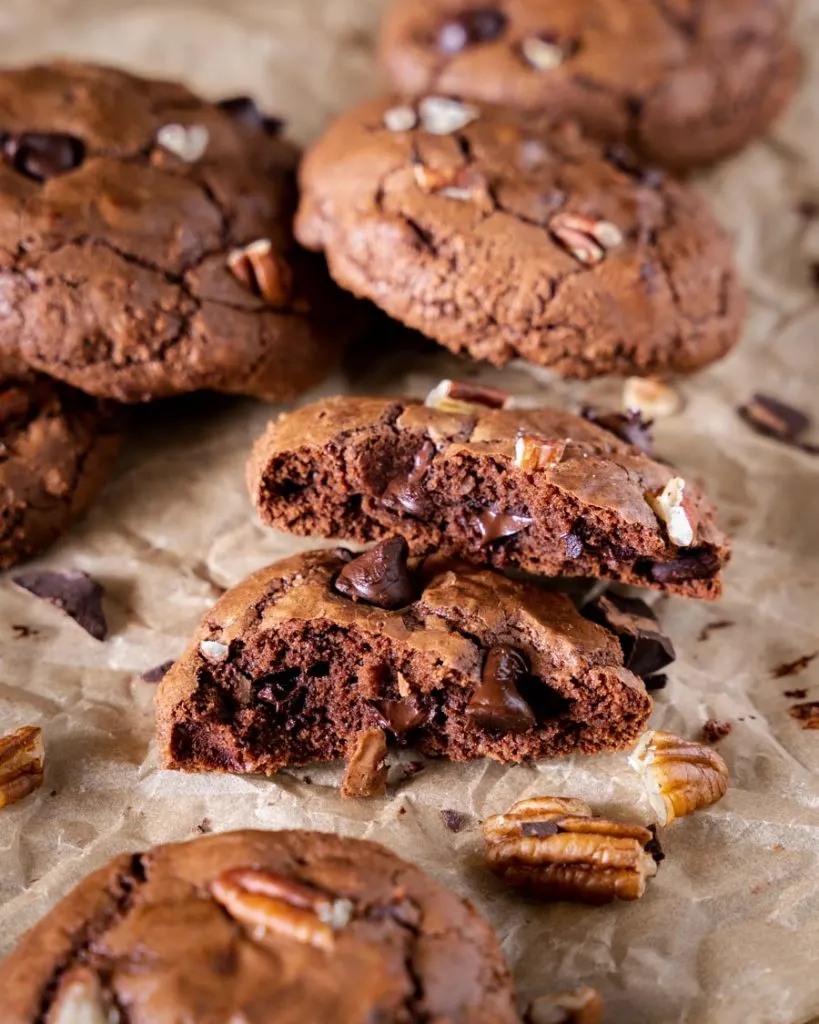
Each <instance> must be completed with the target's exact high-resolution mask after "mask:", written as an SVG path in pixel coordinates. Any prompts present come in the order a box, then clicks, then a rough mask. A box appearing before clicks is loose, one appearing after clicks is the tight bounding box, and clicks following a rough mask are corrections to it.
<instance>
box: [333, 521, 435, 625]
mask: <svg viewBox="0 0 819 1024" xmlns="http://www.w3.org/2000/svg"><path fill="white" fill-rule="evenodd" d="M408 555H409V548H408V546H407V542H406V541H405V540H404V538H403V537H391V538H390V539H389V540H383V541H381V543H380V544H376V545H375V547H374V548H372V549H371V550H369V551H365V552H364V554H363V555H359V556H358V558H354V559H353V560H352V562H349V563H348V564H347V565H345V566H344V568H343V569H342V570H341V572H340V573H339V574H338V578H337V579H336V584H335V586H336V590H337V591H338V592H339V593H341V594H344V596H345V597H349V598H350V599H351V600H352V601H364V602H365V603H366V604H373V605H375V606H376V607H377V608H387V609H391V610H394V609H396V608H403V607H404V606H405V605H408V604H412V602H413V601H414V600H415V597H416V593H417V587H416V585H415V583H414V582H413V580H412V578H411V577H410V572H409V568H408V566H407V557H408Z"/></svg>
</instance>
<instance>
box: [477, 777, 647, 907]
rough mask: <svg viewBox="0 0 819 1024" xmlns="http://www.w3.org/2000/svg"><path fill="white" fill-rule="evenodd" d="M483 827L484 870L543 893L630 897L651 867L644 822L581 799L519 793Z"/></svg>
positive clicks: (593, 898) (578, 898)
mask: <svg viewBox="0 0 819 1024" xmlns="http://www.w3.org/2000/svg"><path fill="white" fill-rule="evenodd" d="M483 831H484V839H485V840H486V843H487V850H486V861H487V864H488V866H489V868H490V870H492V871H493V872H494V873H495V874H496V875H498V876H499V877H500V878H502V879H503V880H504V881H505V882H508V883H509V884H510V885H511V886H513V887H514V888H517V889H521V890H522V891H523V892H526V893H528V894H530V895H532V896H537V897H539V898H540V899H544V900H571V901H573V902H578V903H591V904H603V903H611V902H612V901H613V900H617V899H620V900H636V899H639V898H640V897H641V896H642V895H643V893H644V892H645V887H646V880H647V879H649V878H652V877H653V876H654V875H656V873H657V862H656V860H655V859H654V857H652V855H651V853H650V852H649V851H648V850H647V847H648V846H649V844H650V843H651V842H652V839H653V835H652V833H651V831H650V830H649V829H647V828H643V826H642V825H630V824H628V823H626V822H621V821H611V820H609V819H607V818H595V817H592V812H591V808H590V807H589V806H588V805H587V804H585V803H583V801H582V800H572V799H564V798H562V797H552V796H545V797H536V798H534V799H531V800H520V801H518V803H516V804H514V805H513V806H512V808H511V810H510V811H508V812H507V813H506V814H501V815H497V816H495V817H493V818H489V819H488V820H487V821H486V822H485V823H484V829H483Z"/></svg>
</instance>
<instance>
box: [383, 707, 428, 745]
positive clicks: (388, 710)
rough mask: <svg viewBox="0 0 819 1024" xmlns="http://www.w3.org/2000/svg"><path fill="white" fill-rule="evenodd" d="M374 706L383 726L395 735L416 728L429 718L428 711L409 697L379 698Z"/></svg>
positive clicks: (400, 734)
mask: <svg viewBox="0 0 819 1024" xmlns="http://www.w3.org/2000/svg"><path fill="white" fill-rule="evenodd" d="M376 707H377V708H378V712H379V714H380V715H381V717H382V719H383V722H384V725H385V727H386V728H387V729H389V730H390V732H394V733H395V734H396V736H403V735H404V733H407V732H410V730H411V729H417V728H418V727H419V726H422V725H423V724H424V723H425V722H426V721H427V719H428V718H429V713H428V712H427V711H425V710H424V709H423V708H419V707H418V706H417V705H416V704H415V703H414V702H413V701H412V700H410V699H407V700H380V701H377V702H376Z"/></svg>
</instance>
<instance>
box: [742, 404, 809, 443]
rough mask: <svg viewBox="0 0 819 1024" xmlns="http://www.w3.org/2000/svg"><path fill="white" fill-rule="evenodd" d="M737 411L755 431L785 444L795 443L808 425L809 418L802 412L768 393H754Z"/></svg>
mask: <svg viewBox="0 0 819 1024" xmlns="http://www.w3.org/2000/svg"><path fill="white" fill-rule="evenodd" d="M737 412H738V413H739V415H740V416H741V417H742V419H743V420H745V422H746V423H747V424H748V426H750V427H753V429H754V430H755V431H756V432H757V433H759V434H764V435H765V436H766V437H773V438H776V440H777V441H783V442H785V443H786V444H795V443H796V442H797V441H798V439H799V437H800V436H801V435H802V434H803V433H804V432H805V431H806V430H807V429H808V427H809V426H810V418H809V417H808V416H806V415H805V414H804V413H803V412H800V410H799V409H794V408H793V406H790V405H786V404H785V402H780V401H779V399H778V398H771V396H770V395H761V394H756V395H754V396H753V398H752V399H751V400H750V402H748V403H747V405H742V406H740V408H739V409H738V410H737Z"/></svg>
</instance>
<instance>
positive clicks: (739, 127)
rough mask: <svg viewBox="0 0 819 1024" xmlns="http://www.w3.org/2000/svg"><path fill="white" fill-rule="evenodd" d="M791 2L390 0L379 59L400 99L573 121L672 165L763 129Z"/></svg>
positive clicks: (787, 80)
mask: <svg viewBox="0 0 819 1024" xmlns="http://www.w3.org/2000/svg"><path fill="white" fill-rule="evenodd" d="M792 9H793V3H792V2H791V0H489V2H487V0H397V2H396V3H394V4H393V5H392V7H391V8H390V11H389V13H388V14H387V17H386V19H385V22H384V28H383V33H382V40H381V60H382V63H383V65H384V67H385V69H386V71H387V73H388V75H389V77H390V79H391V81H392V84H393V86H394V87H395V88H396V89H398V90H400V91H402V92H405V93H407V94H414V95H424V94H425V93H428V92H431V91H444V92H450V93H452V94H454V95H459V96H461V97H464V98H475V99H477V100H482V101H485V102H493V103H507V104H509V105H510V106H514V107H520V108H524V109H528V110H533V111H543V112H548V113H550V114H551V115H557V116H563V117H574V118H577V119H578V120H579V121H581V122H582V123H583V124H584V125H585V127H586V129H587V130H588V131H589V132H591V133H592V134H595V135H597V136H598V137H600V138H603V139H606V140H607V141H610V142H627V143H629V144H630V145H631V146H633V147H635V148H636V149H638V150H639V151H640V152H642V153H643V154H644V155H645V156H646V157H647V158H648V159H650V160H653V161H656V162H658V163H661V164H663V165H665V166H670V167H674V168H679V169H685V168H689V167H693V166H696V165H698V164H703V163H708V162H711V161H714V160H717V159H719V158H721V157H724V156H726V155H728V154H729V153H731V152H733V151H734V150H736V149H739V148H740V147H741V146H742V145H744V144H745V143H746V142H747V141H748V140H749V139H751V138H752V137H753V136H754V135H756V134H760V133H761V132H762V131H764V129H765V128H766V127H767V126H768V124H769V122H770V121H771V120H772V118H773V117H774V116H775V115H776V114H777V113H778V112H779V110H780V109H781V108H782V106H783V104H784V103H785V101H786V100H787V99H789V98H790V96H791V95H792V93H793V91H794V89H795V87H796V84H797V80H798V73H799V69H800V61H799V58H798V52H797V50H796V48H795V47H794V45H793V43H792V42H791V41H790V39H789V37H788V28H789V22H790V17H791V13H792Z"/></svg>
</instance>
